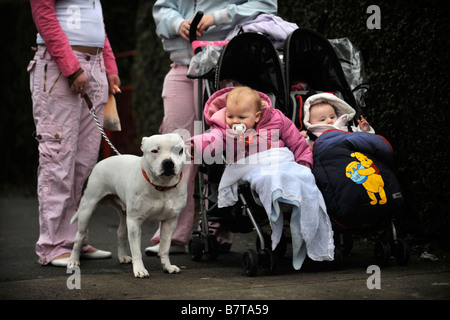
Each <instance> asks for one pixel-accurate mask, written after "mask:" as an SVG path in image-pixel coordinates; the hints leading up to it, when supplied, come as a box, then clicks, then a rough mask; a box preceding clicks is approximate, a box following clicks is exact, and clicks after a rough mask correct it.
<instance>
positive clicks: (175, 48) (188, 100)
mask: <svg viewBox="0 0 450 320" xmlns="http://www.w3.org/2000/svg"><path fill="white" fill-rule="evenodd" d="M277 7H278V4H277V1H276V0H259V1H257V0H230V1H221V0H187V1H179V0H158V1H156V3H155V5H154V6H153V18H154V19H155V22H156V33H157V34H158V36H159V37H160V38H161V40H162V43H163V46H164V50H165V51H167V52H168V53H169V54H170V59H171V60H172V64H171V65H170V71H169V72H168V74H167V75H166V77H165V79H164V85H163V92H162V98H163V101H164V119H163V123H162V125H161V133H170V132H173V131H175V130H177V129H184V130H187V131H188V132H189V133H190V135H191V136H193V135H194V121H195V120H197V119H198V116H199V115H198V114H197V101H198V97H197V90H196V88H197V81H198V80H193V79H189V78H187V76H186V75H187V71H188V67H189V63H190V61H191V58H192V56H193V53H192V48H191V45H190V43H189V29H190V24H191V21H192V19H193V18H194V16H195V14H196V13H197V12H198V11H202V12H203V13H204V16H203V18H202V20H201V21H200V23H199V24H198V27H197V37H199V38H200V39H199V40H204V41H215V40H224V39H225V38H226V36H227V35H228V33H229V32H231V31H233V30H234V28H235V26H237V25H239V24H240V23H243V22H245V21H249V20H253V19H254V18H255V17H256V16H258V15H259V14H261V13H271V14H276V13H277ZM196 169H197V168H196V166H195V165H194V164H193V163H190V164H186V165H185V167H184V170H183V172H184V174H183V177H185V178H186V179H188V201H187V205H186V208H185V209H184V211H183V212H181V214H180V216H179V218H178V226H177V229H176V230H175V233H174V235H173V237H172V246H173V247H172V252H173V251H176V249H181V250H182V251H184V248H185V245H187V243H188V241H189V237H190V234H191V230H192V223H193V219H194V199H193V193H194V185H195V183H194V181H195V174H196ZM151 241H152V242H153V243H154V244H155V245H154V246H153V247H148V248H146V250H145V251H146V253H147V254H152V253H158V251H159V230H158V231H157V232H156V234H155V235H154V236H153V238H152V240H151ZM218 241H219V244H224V243H227V242H228V244H229V243H230V241H231V239H224V238H219V239H218Z"/></svg>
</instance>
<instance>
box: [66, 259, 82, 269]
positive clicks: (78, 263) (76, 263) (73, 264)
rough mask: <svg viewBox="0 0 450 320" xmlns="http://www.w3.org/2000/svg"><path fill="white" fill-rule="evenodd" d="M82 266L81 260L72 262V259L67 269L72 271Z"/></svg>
mask: <svg viewBox="0 0 450 320" xmlns="http://www.w3.org/2000/svg"><path fill="white" fill-rule="evenodd" d="M79 265H80V260H72V259H70V260H69V262H68V263H67V269H72V268H73V267H75V266H79Z"/></svg>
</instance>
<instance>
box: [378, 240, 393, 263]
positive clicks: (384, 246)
mask: <svg viewBox="0 0 450 320" xmlns="http://www.w3.org/2000/svg"><path fill="white" fill-rule="evenodd" d="M374 251H375V261H376V263H377V265H378V266H380V267H384V266H387V265H388V264H389V259H390V258H391V247H390V246H389V243H388V242H387V241H384V240H378V241H377V242H376V243H375V250H374Z"/></svg>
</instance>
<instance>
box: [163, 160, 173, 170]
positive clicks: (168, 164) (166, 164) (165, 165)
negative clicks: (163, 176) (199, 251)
mask: <svg viewBox="0 0 450 320" xmlns="http://www.w3.org/2000/svg"><path fill="white" fill-rule="evenodd" d="M162 167H163V170H164V171H166V172H167V171H173V168H174V167H175V165H174V163H173V161H172V160H171V159H166V160H164V161H163V162H162Z"/></svg>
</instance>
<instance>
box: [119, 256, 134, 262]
mask: <svg viewBox="0 0 450 320" xmlns="http://www.w3.org/2000/svg"><path fill="white" fill-rule="evenodd" d="M132 261H133V260H132V259H131V257H130V256H122V257H119V262H120V263H131V262H132Z"/></svg>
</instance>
